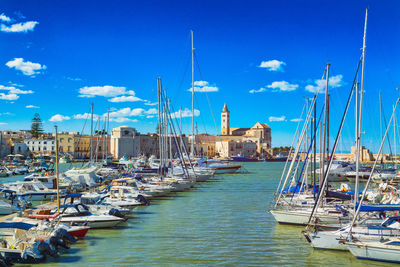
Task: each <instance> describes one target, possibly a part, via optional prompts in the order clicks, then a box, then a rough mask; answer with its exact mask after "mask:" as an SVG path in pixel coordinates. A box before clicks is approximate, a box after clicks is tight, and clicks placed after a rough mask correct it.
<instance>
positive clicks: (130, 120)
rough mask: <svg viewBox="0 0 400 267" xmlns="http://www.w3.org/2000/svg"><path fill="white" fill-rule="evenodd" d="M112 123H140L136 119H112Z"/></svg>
mask: <svg viewBox="0 0 400 267" xmlns="http://www.w3.org/2000/svg"><path fill="white" fill-rule="evenodd" d="M110 121H115V122H138V120H136V119H133V120H132V119H129V118H125V117H122V118H110Z"/></svg>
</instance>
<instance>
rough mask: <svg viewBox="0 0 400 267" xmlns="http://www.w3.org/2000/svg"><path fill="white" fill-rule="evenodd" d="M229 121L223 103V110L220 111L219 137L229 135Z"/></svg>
mask: <svg viewBox="0 0 400 267" xmlns="http://www.w3.org/2000/svg"><path fill="white" fill-rule="evenodd" d="M229 120H230V112H229V110H228V107H227V106H226V103H225V104H224V108H223V109H222V112H221V135H230V129H229V123H230V122H229Z"/></svg>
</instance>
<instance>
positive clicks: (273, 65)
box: [259, 59, 286, 71]
mask: <svg viewBox="0 0 400 267" xmlns="http://www.w3.org/2000/svg"><path fill="white" fill-rule="evenodd" d="M285 65H286V63H285V62H283V61H279V60H276V59H273V60H269V61H263V62H261V64H260V66H259V67H260V68H266V69H267V70H269V71H283V68H282V67H283V66H285Z"/></svg>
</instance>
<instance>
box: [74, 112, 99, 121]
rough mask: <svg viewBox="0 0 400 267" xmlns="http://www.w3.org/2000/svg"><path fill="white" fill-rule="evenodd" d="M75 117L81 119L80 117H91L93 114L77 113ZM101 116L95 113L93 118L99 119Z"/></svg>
mask: <svg viewBox="0 0 400 267" xmlns="http://www.w3.org/2000/svg"><path fill="white" fill-rule="evenodd" d="M72 117H73V118H74V119H76V120H79V119H84V120H86V119H90V117H91V114H90V113H83V114H75V115H73V116H72ZM99 118H100V116H99V115H96V114H93V120H98V119H99Z"/></svg>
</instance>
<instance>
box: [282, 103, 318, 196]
mask: <svg viewBox="0 0 400 267" xmlns="http://www.w3.org/2000/svg"><path fill="white" fill-rule="evenodd" d="M324 108H325V104H324V105H322V109H321V113H320V114H319V118H318V123H317V125H319V124H320V123H321V118H322V114H323V113H324ZM318 128H319V127H316V128H315V131H314V133H313V136H312V139H311V142H310V145H309V147H308V150H307V155H306V157H305V158H304V163H303V166H302V167H301V171H300V175H299V176H298V178H297V181H296V188H295V189H294V191H293V194H292V197H291V198H290V201H292V200H293V196H294V194H295V193H296V190H297V187H298V186H299V181H300V178H301V177H302V176H303V171H304V167H305V165H306V164H307V162H308V155H309V154H310V151H311V149H312V147H313V145H314V144H313V143H314V141H317V140H316V139H315V137H316V135H317V132H318ZM304 152H305V151H304ZM322 168H323V167H322ZM306 175H307V174H306ZM289 189H290V188H289ZM300 192H301V187H300Z"/></svg>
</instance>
